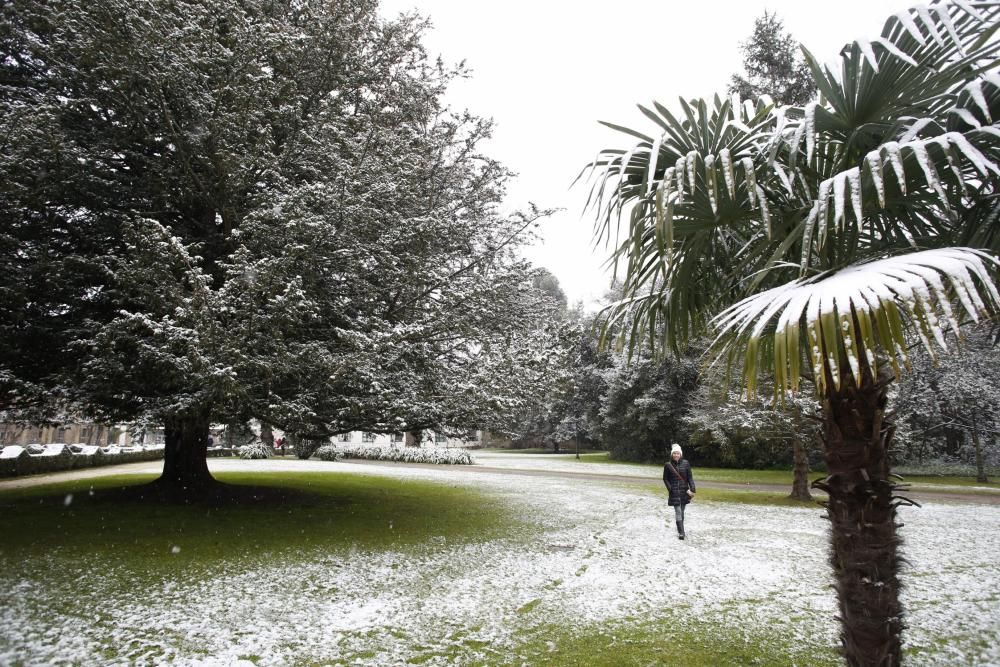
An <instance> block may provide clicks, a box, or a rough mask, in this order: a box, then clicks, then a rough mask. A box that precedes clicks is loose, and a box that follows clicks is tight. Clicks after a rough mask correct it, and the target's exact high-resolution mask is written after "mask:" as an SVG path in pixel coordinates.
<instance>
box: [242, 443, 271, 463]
mask: <svg viewBox="0 0 1000 667" xmlns="http://www.w3.org/2000/svg"><path fill="white" fill-rule="evenodd" d="M240 458H241V459H269V458H271V448H270V447H268V446H267V445H265V444H264V443H263V442H261V441H260V440H257V439H254V440H253V441H252V442H250V443H248V444H246V445H243V446H242V447H240Z"/></svg>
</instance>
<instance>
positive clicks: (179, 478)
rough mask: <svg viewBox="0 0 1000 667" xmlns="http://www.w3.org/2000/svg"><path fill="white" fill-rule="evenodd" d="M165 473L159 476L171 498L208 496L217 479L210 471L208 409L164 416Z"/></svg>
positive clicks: (188, 499)
mask: <svg viewBox="0 0 1000 667" xmlns="http://www.w3.org/2000/svg"><path fill="white" fill-rule="evenodd" d="M163 426H164V439H165V445H164V448H163V474H162V475H161V476H160V478H159V479H158V480H157V485H158V486H160V487H161V489H162V490H163V491H164V493H165V495H166V497H167V498H169V499H171V500H180V501H191V500H194V499H198V498H202V497H204V496H205V495H206V494H207V493H208V492H209V491H211V490H212V489H213V488H215V487H216V485H217V482H216V481H215V478H214V477H212V474H211V473H210V472H209V471H208V459H207V458H206V450H207V449H208V430H209V418H208V411H199V412H197V413H195V414H185V415H178V416H175V417H171V418H168V419H166V420H164V423H163Z"/></svg>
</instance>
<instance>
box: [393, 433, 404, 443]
mask: <svg viewBox="0 0 1000 667" xmlns="http://www.w3.org/2000/svg"><path fill="white" fill-rule="evenodd" d="M392 441H393V442H403V434H402V433H393V434H392Z"/></svg>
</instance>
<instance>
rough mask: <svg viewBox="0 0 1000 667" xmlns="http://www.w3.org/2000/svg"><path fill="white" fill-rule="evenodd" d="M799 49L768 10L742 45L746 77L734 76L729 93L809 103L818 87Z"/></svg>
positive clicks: (775, 16) (792, 102) (793, 39)
mask: <svg viewBox="0 0 1000 667" xmlns="http://www.w3.org/2000/svg"><path fill="white" fill-rule="evenodd" d="M798 50H799V44H798V42H797V41H795V38H794V37H792V35H791V34H789V33H787V32H785V26H784V23H783V22H782V21H781V19H780V18H778V16H777V15H776V14H769V13H767V12H766V11H765V12H764V15H763V16H761V17H759V18H758V19H757V20H755V21H754V25H753V33H752V34H751V35H750V38H749V39H748V40H747V41H746V42H743V43H741V44H740V51H741V52H742V54H743V69H744V70H745V71H746V77H744V76H742V75H740V74H734V75H733V76H732V78H731V80H730V83H729V92H730V93H735V94H737V95H739V96H740V97H741V98H744V99H756V98H758V97H762V96H764V95H769V96H770V97H771V98H772V99H773V100H775V101H776V102H778V103H779V104H805V103H806V102H809V101H810V100H812V98H813V97H815V95H816V84H815V83H813V80H812V76H811V74H810V72H809V65H808V63H806V61H805V59H803V58H802V57H801V56H800V55H799V54H798Z"/></svg>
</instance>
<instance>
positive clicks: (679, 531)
mask: <svg viewBox="0 0 1000 667" xmlns="http://www.w3.org/2000/svg"><path fill="white" fill-rule="evenodd" d="M677 539H678V540H683V539H684V522H683V521H678V522H677Z"/></svg>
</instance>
